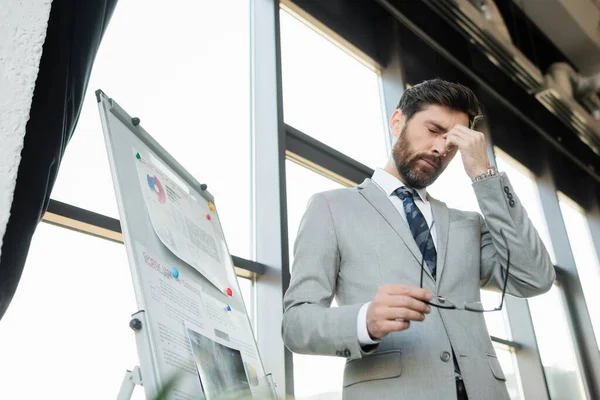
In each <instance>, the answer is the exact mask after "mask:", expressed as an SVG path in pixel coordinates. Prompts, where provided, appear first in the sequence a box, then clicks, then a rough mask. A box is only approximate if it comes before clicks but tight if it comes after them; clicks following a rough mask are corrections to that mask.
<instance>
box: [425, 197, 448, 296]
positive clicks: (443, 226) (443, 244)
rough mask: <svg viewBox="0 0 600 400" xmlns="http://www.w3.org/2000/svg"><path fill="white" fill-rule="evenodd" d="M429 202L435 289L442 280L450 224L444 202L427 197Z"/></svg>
mask: <svg viewBox="0 0 600 400" xmlns="http://www.w3.org/2000/svg"><path fill="white" fill-rule="evenodd" d="M429 203H430V204H431V212H432V213H433V220H434V221H435V233H436V236H437V237H436V239H437V240H436V242H437V246H436V251H437V263H436V268H437V271H438V274H437V280H436V284H435V285H436V289H438V288H439V286H440V282H441V280H442V275H443V274H444V271H445V270H446V268H445V266H444V261H445V260H446V250H447V249H448V229H449V226H450V212H449V211H448V207H447V206H446V204H444V203H442V202H441V201H439V200H436V199H434V198H432V197H431V196H430V197H429Z"/></svg>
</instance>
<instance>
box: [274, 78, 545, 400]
mask: <svg viewBox="0 0 600 400" xmlns="http://www.w3.org/2000/svg"><path fill="white" fill-rule="evenodd" d="M478 117H479V103H478V100H477V98H476V97H475V95H474V94H473V92H472V91H471V90H470V89H468V88H466V87H464V86H462V85H458V84H453V83H450V82H446V81H442V80H438V79H436V80H431V81H425V82H423V83H421V84H419V85H416V86H414V87H412V88H410V89H408V90H407V91H406V92H405V93H404V94H403V96H402V98H401V100H400V104H399V105H398V109H397V110H396V111H395V112H394V114H393V115H392V117H391V120H390V129H391V132H392V133H393V135H394V137H395V138H396V140H395V143H394V146H393V150H392V154H391V157H390V160H389V161H388V163H387V164H386V166H385V168H384V169H378V170H376V171H375V173H374V175H373V177H372V179H366V180H365V181H364V182H363V183H362V184H361V185H360V186H358V187H356V188H351V189H340V190H334V191H330V192H325V193H320V194H316V195H315V196H313V197H312V198H311V201H310V202H309V205H308V208H307V210H306V213H305V215H304V217H303V219H302V222H301V224H300V229H299V232H298V237H297V240H296V244H295V252H294V266H293V274H292V279H291V282H290V287H289V289H288V291H287V293H286V294H285V297H284V307H285V313H284V316H283V339H284V342H285V344H286V346H287V347H288V348H289V349H290V350H292V351H294V352H298V353H304V354H315V355H328V356H334V355H335V356H340V357H346V358H347V363H346V367H345V370H344V389H343V395H344V398H345V399H348V400H353V399H377V400H386V399H394V400H403V399H410V400H412V399H432V400H433V399H436V400H437V399H456V398H458V399H467V398H468V399H470V400H479V399H486V400H489V399H508V392H507V390H506V385H505V381H506V378H505V377H504V374H503V372H502V369H501V368H500V364H499V362H498V359H497V357H496V355H495V352H494V348H493V346H492V343H491V341H490V337H489V334H488V331H487V328H486V325H485V320H484V317H483V313H481V312H477V311H478V310H479V311H481V310H480V306H478V304H477V303H475V302H477V301H478V300H479V299H480V292H479V290H480V287H483V288H486V289H493V290H498V291H501V290H502V289H503V288H504V287H506V292H507V293H509V294H512V295H514V296H517V297H528V296H534V295H538V294H541V293H544V292H546V291H548V290H549V289H550V287H551V286H552V284H553V282H554V279H555V273H554V268H553V265H552V262H551V260H550V257H549V255H548V253H547V251H546V249H545V247H544V245H543V243H542V241H541V240H540V237H539V236H538V234H537V232H536V230H535V228H534V227H533V224H532V223H531V221H530V220H529V219H528V217H527V214H526V212H525V210H524V209H523V207H522V205H521V203H520V201H519V199H518V197H517V196H516V194H514V192H513V189H512V186H511V184H510V182H509V180H508V178H507V177H506V175H505V174H504V173H498V172H497V171H496V170H495V168H493V167H491V166H490V162H489V159H488V156H487V151H486V142H485V137H484V135H483V134H482V133H481V132H476V131H474V130H472V129H470V128H468V127H472V126H473V122H474V121H475V120H476V119H477V118H478ZM459 151H460V156H461V157H462V161H463V164H464V167H465V172H466V173H467V175H468V176H469V177H471V179H472V180H473V189H474V191H475V195H476V196H477V200H478V203H479V206H480V209H481V211H482V213H483V217H482V216H481V215H479V214H478V213H474V212H466V211H459V210H454V209H449V208H448V207H447V206H446V205H445V204H444V203H442V202H440V201H438V200H436V199H433V198H431V197H430V196H428V194H427V191H426V187H427V186H429V185H430V184H431V183H433V182H434V181H435V180H436V179H437V177H438V176H439V175H440V174H441V173H442V171H443V170H444V169H445V168H446V167H447V166H448V164H449V163H450V161H451V160H452V158H453V157H454V156H455V155H456V153H457V152H459ZM448 195H449V196H460V195H461V193H448ZM507 272H508V273H507ZM505 277H506V279H505ZM421 281H422V287H421ZM505 282H506V284H505ZM334 295H335V296H336V299H337V302H338V304H339V307H337V308H330V304H331V301H332V299H333V296H334ZM452 304H453V305H456V307H453V306H452ZM444 307H446V308H444ZM468 309H471V311H470V310H468ZM473 310H474V311H473Z"/></svg>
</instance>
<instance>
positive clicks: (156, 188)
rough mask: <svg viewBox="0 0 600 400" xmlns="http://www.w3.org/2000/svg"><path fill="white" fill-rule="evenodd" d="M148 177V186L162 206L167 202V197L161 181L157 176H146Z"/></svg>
mask: <svg viewBox="0 0 600 400" xmlns="http://www.w3.org/2000/svg"><path fill="white" fill-rule="evenodd" d="M146 177H147V178H148V186H149V187H150V190H151V191H153V192H154V193H156V196H157V198H158V202H159V203H160V204H165V203H166V202H167V196H166V194H165V190H164V189H163V186H162V184H161V183H160V181H159V180H158V178H157V177H156V176H150V175H146Z"/></svg>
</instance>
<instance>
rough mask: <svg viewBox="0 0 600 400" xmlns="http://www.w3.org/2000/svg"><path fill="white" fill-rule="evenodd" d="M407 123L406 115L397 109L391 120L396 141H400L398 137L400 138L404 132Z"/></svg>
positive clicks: (391, 129)
mask: <svg viewBox="0 0 600 400" xmlns="http://www.w3.org/2000/svg"><path fill="white" fill-rule="evenodd" d="M405 123H406V118H405V117H404V114H402V110H400V109H399V108H397V109H396V111H394V113H393V114H392V117H391V118H390V132H392V135H393V136H394V137H395V138H396V139H398V136H400V132H402V129H404V124H405Z"/></svg>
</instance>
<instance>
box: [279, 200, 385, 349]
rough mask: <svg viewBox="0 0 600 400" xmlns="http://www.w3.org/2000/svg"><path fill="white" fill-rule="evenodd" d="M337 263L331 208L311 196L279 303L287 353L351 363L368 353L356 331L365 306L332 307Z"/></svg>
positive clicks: (337, 251) (338, 262)
mask: <svg viewBox="0 0 600 400" xmlns="http://www.w3.org/2000/svg"><path fill="white" fill-rule="evenodd" d="M340 264H341V256H340V252H339V248H338V241H337V235H336V231H335V226H334V222H333V218H332V215H331V210H330V206H329V203H328V201H327V199H326V198H325V196H324V195H322V194H317V195H314V196H313V197H312V198H311V200H310V201H309V204H308V208H307V210H306V212H305V214H304V217H303V218H302V222H301V223H300V229H299V231H298V236H297V238H296V243H295V245H294V262H293V267H292V277H291V281H290V286H289V288H288V290H287V292H286V293H285V296H284V299H283V303H284V304H283V305H284V314H283V323H282V334H283V341H284V343H285V345H286V346H287V347H288V348H289V349H290V350H291V351H293V352H295V353H302V354H313V355H326V356H342V357H346V358H350V359H354V358H361V357H362V356H363V355H364V354H368V353H367V349H363V348H361V346H360V344H359V342H358V337H357V332H356V328H357V318H358V313H359V310H360V308H361V306H362V305H363V304H362V303H361V304H353V305H344V306H340V307H333V308H331V307H330V305H331V301H332V300H333V297H334V294H335V291H336V281H337V277H338V272H339V269H340ZM375 348H376V345H374V346H372V347H370V348H368V350H370V351H374V350H375Z"/></svg>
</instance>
